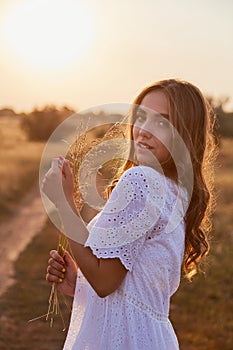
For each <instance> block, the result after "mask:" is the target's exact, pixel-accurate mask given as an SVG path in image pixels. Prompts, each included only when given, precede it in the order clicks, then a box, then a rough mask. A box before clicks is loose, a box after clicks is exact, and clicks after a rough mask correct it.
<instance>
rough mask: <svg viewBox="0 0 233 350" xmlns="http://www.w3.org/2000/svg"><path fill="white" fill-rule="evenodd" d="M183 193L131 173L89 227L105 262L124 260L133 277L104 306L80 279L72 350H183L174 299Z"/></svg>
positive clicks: (149, 175) (137, 170) (91, 242)
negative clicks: (174, 315) (172, 306)
mask: <svg viewBox="0 0 233 350" xmlns="http://www.w3.org/2000/svg"><path fill="white" fill-rule="evenodd" d="M187 204H188V203H187V194H186V191H185V190H184V188H182V187H181V186H177V185H176V184H175V183H174V182H173V181H171V180H169V179H167V178H165V177H164V176H162V174H160V173H159V172H157V171H156V170H154V169H152V168H149V167H146V166H137V167H134V168H131V169H129V170H127V171H126V172H125V173H124V174H123V176H122V177H121V179H120V181H119V182H118V184H117V186H116V187H115V189H114V190H113V192H112V194H111V196H110V199H109V201H108V202H107V204H106V206H105V207H104V209H103V210H102V212H101V213H99V214H98V215H97V216H96V217H95V218H94V219H93V220H92V221H91V222H90V223H89V225H88V229H89V231H90V235H89V238H88V240H87V242H86V244H85V246H89V247H90V248H91V249H92V251H93V253H94V254H95V255H96V256H97V257H99V258H115V257H118V258H119V259H120V260H121V262H122V264H123V265H124V266H125V268H126V269H127V270H128V272H127V274H126V277H125V279H124V280H123V282H122V284H121V286H120V287H119V288H118V289H117V290H116V291H115V292H113V293H112V294H110V295H108V296H107V297H105V298H100V297H99V296H98V295H97V294H96V292H95V291H94V290H93V289H92V287H91V286H90V285H89V283H88V282H87V281H86V280H85V278H84V276H83V275H82V273H81V272H80V271H79V272H78V277H77V283H76V290H75V295H74V301H73V309H72V315H71V321H70V327H69V331H68V335H67V338H66V341H65V345H64V349H65V350H70V349H73V350H117V349H119V350H135V349H140V350H144V349H145V350H152V349H153V350H155V349H157V350H176V349H179V345H178V341H177V338H176V335H175V332H174V330H173V327H172V325H171V323H170V321H169V318H168V317H169V305H170V297H171V295H172V294H173V293H174V292H175V291H176V289H177V288H178V286H179V283H180V272H181V264H182V260H183V254H184V238H185V234H184V220H183V217H184V213H185V210H186V208H187Z"/></svg>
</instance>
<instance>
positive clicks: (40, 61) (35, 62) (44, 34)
mask: <svg viewBox="0 0 233 350" xmlns="http://www.w3.org/2000/svg"><path fill="white" fill-rule="evenodd" d="M3 34H4V37H5V40H6V43H7V46H8V47H9V48H10V49H11V51H13V54H14V55H15V58H16V59H21V60H23V61H24V62H25V63H26V64H30V65H32V66H34V67H35V68H36V67H40V68H45V69H46V68H48V69H54V68H64V67H65V66H66V65H68V64H70V63H72V62H73V61H77V60H81V59H82V58H83V56H85V54H87V52H88V49H89V48H90V46H91V45H92V43H93V40H94V18H93V16H92V14H91V13H90V10H89V9H88V8H87V6H85V5H84V4H83V2H82V3H81V1H79V0H49V1H48V0H22V1H21V2H18V3H17V4H16V5H15V6H14V7H11V8H10V9H9V11H8V13H7V14H6V17H5V24H4V33H3Z"/></svg>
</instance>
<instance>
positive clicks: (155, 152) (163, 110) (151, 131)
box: [133, 90, 172, 167]
mask: <svg viewBox="0 0 233 350" xmlns="http://www.w3.org/2000/svg"><path fill="white" fill-rule="evenodd" d="M133 140H134V148H135V155H136V159H137V161H138V163H139V165H148V166H151V167H156V163H158V162H159V163H160V164H161V165H162V164H165V163H166V162H168V161H169V160H170V158H171V156H170V152H169V151H168V149H167V147H168V148H169V147H171V142H172V128H171V124H170V123H169V121H168V101H167V98H166V96H165V95H164V93H163V92H162V91H161V90H157V91H151V92H149V93H148V94H147V95H146V96H145V97H144V98H143V100H142V102H141V104H140V106H139V107H138V110H137V113H136V116H135V121H134V125H133ZM166 146H167V147H166Z"/></svg>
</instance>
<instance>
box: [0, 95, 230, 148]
mask: <svg viewBox="0 0 233 350" xmlns="http://www.w3.org/2000/svg"><path fill="white" fill-rule="evenodd" d="M207 100H208V101H209V103H210V106H211V108H212V109H213V111H214V112H215V114H216V116H217V118H216V122H215V125H214V128H215V133H216V136H217V137H233V111H232V112H226V111H225V106H226V104H227V102H228V101H229V98H223V99H219V100H216V99H214V98H212V97H207ZM74 113H75V111H74V110H73V109H72V108H70V107H68V106H63V107H61V108H58V107H56V106H54V105H46V106H44V107H43V108H42V109H38V108H35V109H33V110H32V112H30V113H28V114H25V113H21V114H20V115H19V117H20V119H21V127H22V129H23V130H24V132H25V133H26V135H27V137H28V139H29V140H31V141H47V140H48V138H49V137H50V135H51V134H52V132H53V131H54V130H55V129H56V127H57V126H58V125H59V124H60V123H62V122H63V121H64V120H65V119H66V118H68V117H69V116H71V115H72V114H74ZM91 114H92V115H91ZM102 114H103V120H105V122H106V118H107V117H108V116H107V115H106V114H105V113H104V112H103V113H102ZM13 115H17V114H16V113H15V112H14V110H13V109H12V108H3V109H1V110H0V117H1V116H9V117H11V116H13ZM88 116H89V117H93V118H94V117H95V114H94V113H89V114H88Z"/></svg>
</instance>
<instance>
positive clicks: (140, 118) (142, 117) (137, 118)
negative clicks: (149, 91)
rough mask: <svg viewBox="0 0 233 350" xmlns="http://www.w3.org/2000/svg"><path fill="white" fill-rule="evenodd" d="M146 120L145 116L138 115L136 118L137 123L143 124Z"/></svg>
mask: <svg viewBox="0 0 233 350" xmlns="http://www.w3.org/2000/svg"><path fill="white" fill-rule="evenodd" d="M145 118H146V117H145V116H144V115H143V114H140V113H137V114H136V116H135V121H138V122H143V121H144V120H145Z"/></svg>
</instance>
